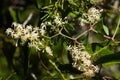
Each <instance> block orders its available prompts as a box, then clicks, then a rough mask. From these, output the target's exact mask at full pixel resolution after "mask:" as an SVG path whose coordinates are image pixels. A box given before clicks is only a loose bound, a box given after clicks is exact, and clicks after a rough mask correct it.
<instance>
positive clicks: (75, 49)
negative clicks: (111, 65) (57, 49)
mask: <svg viewBox="0 0 120 80" xmlns="http://www.w3.org/2000/svg"><path fill="white" fill-rule="evenodd" d="M67 50H69V51H70V52H71V55H72V59H73V63H72V65H73V67H74V68H76V69H78V70H80V71H82V72H83V75H85V76H88V77H93V76H95V73H96V72H98V67H97V66H94V65H93V64H92V61H91V60H90V58H91V55H90V54H89V53H88V52H87V51H85V48H84V46H83V45H82V44H81V45H78V46H76V45H74V46H69V47H68V48H67Z"/></svg>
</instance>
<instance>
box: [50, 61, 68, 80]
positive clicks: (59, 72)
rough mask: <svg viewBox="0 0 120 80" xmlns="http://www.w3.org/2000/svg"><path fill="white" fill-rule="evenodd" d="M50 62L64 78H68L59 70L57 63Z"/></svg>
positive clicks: (64, 79)
mask: <svg viewBox="0 0 120 80" xmlns="http://www.w3.org/2000/svg"><path fill="white" fill-rule="evenodd" d="M49 62H50V63H51V64H52V65H53V66H54V67H55V68H56V70H57V71H58V72H59V73H60V75H61V76H62V78H63V80H67V79H66V78H65V77H64V75H63V74H62V72H61V71H60V70H59V68H58V67H57V66H56V64H55V63H54V62H53V61H52V60H49Z"/></svg>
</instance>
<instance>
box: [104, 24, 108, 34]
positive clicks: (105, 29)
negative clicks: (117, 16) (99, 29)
mask: <svg viewBox="0 0 120 80" xmlns="http://www.w3.org/2000/svg"><path fill="white" fill-rule="evenodd" d="M103 30H104V32H105V33H106V35H109V29H108V27H107V26H105V25H103Z"/></svg>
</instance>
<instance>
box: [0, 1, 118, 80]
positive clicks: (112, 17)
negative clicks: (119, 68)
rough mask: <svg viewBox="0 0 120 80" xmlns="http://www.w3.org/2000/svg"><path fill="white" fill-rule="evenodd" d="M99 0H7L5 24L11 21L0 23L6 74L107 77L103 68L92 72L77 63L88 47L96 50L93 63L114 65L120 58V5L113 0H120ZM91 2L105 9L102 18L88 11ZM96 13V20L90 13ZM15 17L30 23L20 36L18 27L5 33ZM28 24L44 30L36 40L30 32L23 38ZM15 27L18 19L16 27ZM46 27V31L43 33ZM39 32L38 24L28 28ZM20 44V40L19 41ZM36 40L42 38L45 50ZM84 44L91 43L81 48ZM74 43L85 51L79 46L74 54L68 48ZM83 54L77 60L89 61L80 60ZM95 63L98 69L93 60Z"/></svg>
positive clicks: (1, 75) (40, 79) (34, 78)
mask: <svg viewBox="0 0 120 80" xmlns="http://www.w3.org/2000/svg"><path fill="white" fill-rule="evenodd" d="M99 1H100V0H96V1H95V2H94V1H93V0H33V1H32V0H31V1H25V0H23V2H21V1H19V0H17V2H14V0H10V1H9V0H4V1H3V3H4V4H5V3H6V5H7V6H6V7H5V8H3V7H2V8H3V9H1V12H0V15H1V16H2V17H1V19H0V22H1V25H8V26H6V27H2V28H0V80H21V79H24V80H69V79H78V80H79V79H80V80H83V79H86V80H98V79H100V80H107V79H103V77H104V75H103V73H96V74H95V75H94V77H93V76H92V77H91V76H88V77H86V76H84V74H83V73H84V70H83V71H82V70H80V69H78V68H79V66H80V65H78V66H77V67H75V66H73V63H74V61H75V60H73V59H74V58H73V57H74V56H76V55H77V53H79V52H80V51H81V52H82V51H84V50H85V51H86V52H88V54H90V56H91V58H90V61H91V65H92V64H95V65H98V66H99V65H103V67H108V68H109V66H112V65H116V64H119V63H120V47H119V46H120V44H119V42H120V37H119V35H120V30H119V26H120V14H119V11H118V9H119V7H116V8H115V9H114V6H115V5H113V4H112V3H115V2H116V1H112V0H111V1H110V2H109V3H108V1H107V0H106V1H101V2H99ZM7 2H8V3H9V4H7ZM118 2H119V1H118ZM118 5H119V4H118ZM91 7H95V9H98V13H99V12H100V14H102V15H101V16H100V20H98V21H97V18H99V15H92V14H93V13H94V12H91V14H89V15H88V14H87V12H88V10H89V9H90V8H91ZM102 9H103V11H102ZM83 14H84V15H83ZM85 14H87V15H85ZM96 14H97V13H96ZM30 15H31V16H30ZM91 15H92V16H93V17H92V19H91V20H93V19H94V18H96V19H95V20H96V21H95V22H94V23H91V22H88V21H87V19H86V18H89V17H91ZM86 16H87V17H86ZM84 17H85V18H84ZM82 20H83V22H82ZM12 22H19V23H21V24H19V27H20V25H22V27H24V28H23V31H21V32H20V33H22V35H20V36H19V38H15V36H14V35H15V33H17V30H16V31H15V32H14V34H8V35H6V34H5V29H6V28H10V24H12ZM27 24H28V25H32V27H31V28H32V29H33V28H37V27H36V26H40V27H38V28H39V30H38V31H36V32H35V33H34V35H35V34H37V33H38V35H39V36H37V38H36V39H34V36H33V40H30V39H31V36H30V37H28V39H27V40H26V41H25V42H24V43H21V42H22V40H24V39H23V38H21V36H22V37H23V33H24V30H25V29H26V27H27V26H26V25H27ZM43 24H44V25H45V27H43ZM15 28H16V27H15V26H14V25H13V26H12V28H11V29H12V30H14V29H15ZM42 31H43V33H44V31H45V33H44V34H42ZM6 32H7V31H6ZM33 32H34V31H33V30H32V31H30V32H28V33H30V34H32V33H33ZM28 33H26V35H27V34H28ZM26 35H25V36H26ZM9 36H11V37H9ZM16 36H17V35H16ZM27 36H29V35H27ZM13 38H15V39H13ZM32 41H33V42H34V41H36V43H33V44H34V45H35V46H32V47H31V46H29V45H30V43H31V42H32ZM38 41H40V42H38ZM37 42H38V43H37ZM16 44H17V45H18V46H15V45H16ZM33 44H32V45H33ZM36 44H41V45H40V46H39V47H38V48H39V50H38V48H36V47H37V45H36ZM81 44H82V45H83V46H84V47H85V49H81ZM70 46H71V47H74V48H75V49H74V50H73V52H75V51H76V50H77V48H78V49H79V47H80V49H79V51H78V52H77V51H76V52H75V53H76V55H72V53H71V52H70V51H69V50H67V48H69V47H70ZM75 46H76V47H75ZM78 46H79V47H78ZM71 47H70V48H71ZM51 52H52V53H51ZM86 54H87V53H86ZM77 58H78V59H79V58H80V57H79V56H78V57H77ZM78 59H77V61H78V62H76V64H80V63H81V65H82V64H83V63H84V61H83V62H79V60H78ZM80 59H82V58H80ZM86 63H87V61H86ZM89 68H91V70H92V69H94V67H93V66H90V67H89ZM101 68H102V67H101ZM100 70H101V69H100ZM88 72H89V70H88ZM99 72H100V71H99ZM105 76H107V75H105ZM110 77H111V78H112V79H113V80H115V79H118V78H117V77H116V76H115V75H114V74H111V76H110Z"/></svg>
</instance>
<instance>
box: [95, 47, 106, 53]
mask: <svg viewBox="0 0 120 80" xmlns="http://www.w3.org/2000/svg"><path fill="white" fill-rule="evenodd" d="M107 48H108V46H105V47H103V48H101V49H100V50H98V51H96V52H95V53H94V55H96V54H98V53H100V52H101V51H103V50H104V49H107Z"/></svg>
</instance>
